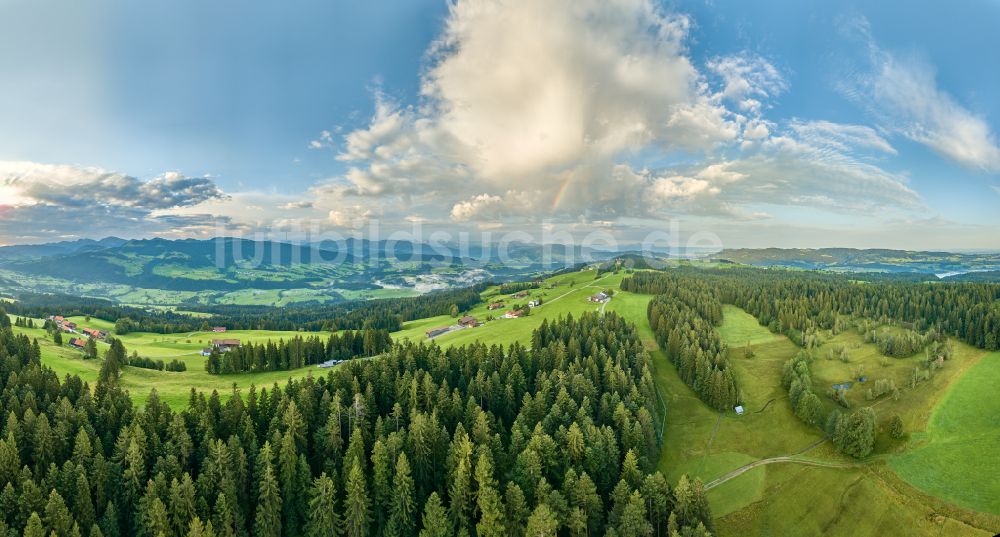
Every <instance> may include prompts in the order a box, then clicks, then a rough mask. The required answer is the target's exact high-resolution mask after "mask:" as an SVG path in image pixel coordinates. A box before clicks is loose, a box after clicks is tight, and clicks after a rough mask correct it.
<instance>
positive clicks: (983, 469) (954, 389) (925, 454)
mask: <svg viewBox="0 0 1000 537" xmlns="http://www.w3.org/2000/svg"><path fill="white" fill-rule="evenodd" d="M998 385H1000V353H997V352H994V353H991V354H988V355H987V356H985V357H984V358H982V359H981V360H979V361H978V363H976V364H975V365H974V366H972V368H971V369H970V370H969V372H968V374H966V375H964V376H962V378H960V379H958V381H957V382H955V384H954V385H953V386H951V387H950V388H949V389H948V390H947V392H946V393H945V395H944V397H943V398H942V400H941V403H940V405H938V406H937V407H936V408H935V409H934V411H933V413H932V414H931V418H930V422H929V423H928V425H927V429H926V431H922V432H919V433H916V434H913V435H912V438H911V440H910V443H911V446H910V447H909V449H907V450H906V451H905V452H903V453H900V454H899V455H896V456H894V457H893V458H892V459H891V461H890V465H891V466H892V468H893V469H894V470H896V472H898V473H899V475H900V476H901V477H902V478H903V479H905V480H907V481H909V482H910V483H912V484H913V485H914V486H916V487H918V488H920V489H922V490H925V491H927V492H929V493H931V494H934V495H935V496H939V497H941V498H944V499H947V500H949V501H952V502H954V503H956V504H958V505H961V506H964V507H968V508H970V509H975V510H977V511H985V512H988V513H993V514H996V515H1000V477H998V476H1000V398H997V396H996V391H997V386H998Z"/></svg>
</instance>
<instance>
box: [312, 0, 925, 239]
mask: <svg viewBox="0 0 1000 537" xmlns="http://www.w3.org/2000/svg"><path fill="white" fill-rule="evenodd" d="M690 27H691V21H689V19H688V18H686V17H685V16H683V15H676V14H672V13H668V12H666V11H664V10H662V9H661V8H659V7H658V6H657V5H655V4H654V3H652V2H650V1H648V0H574V1H571V0H459V1H457V2H456V3H455V4H453V5H452V7H451V9H450V12H449V15H448V17H447V19H446V21H445V24H444V28H443V31H442V34H441V35H440V37H439V38H438V39H437V40H436V41H435V42H434V43H433V45H432V46H431V48H430V50H429V51H428V64H427V67H426V69H425V70H424V72H423V74H422V75H421V98H420V101H419V102H418V103H415V104H411V105H402V104H400V103H397V102H394V101H393V100H391V99H389V98H386V97H385V96H384V95H383V94H382V93H380V92H376V110H375V113H374V115H373V117H372V118H371V121H370V122H369V124H368V125H367V126H365V127H363V128H360V129H356V130H354V131H350V132H347V133H346V134H345V135H344V136H343V140H342V141H340V143H338V140H337V139H336V137H334V136H333V135H332V134H331V133H330V132H328V131H324V133H323V135H322V136H321V137H320V138H319V139H318V140H316V141H315V142H314V143H313V144H311V146H312V147H317V148H322V147H333V148H335V151H336V155H337V158H338V159H339V160H341V161H342V162H344V163H346V164H347V165H348V171H347V172H346V173H345V174H343V175H342V176H340V177H337V178H334V179H332V180H330V181H327V182H325V183H323V184H320V185H318V186H317V187H315V188H314V189H313V190H312V192H311V193H310V194H311V199H315V200H316V205H317V207H321V208H324V209H326V210H329V211H330V212H331V215H337V216H339V214H340V213H341V212H343V208H350V209H351V212H354V213H357V212H359V211H367V210H368V209H371V210H372V211H373V212H377V214H380V215H383V216H387V217H388V216H392V215H404V214H406V215H412V214H414V213H419V214H420V216H422V217H427V218H430V219H432V220H434V219H437V220H439V221H445V220H451V221H459V222H479V223H483V222H497V221H505V222H512V221H531V220H540V219H546V220H562V221H567V222H581V221H614V220H615V219H619V218H624V217H633V216H640V217H644V216H653V217H656V216H661V217H662V216H672V215H677V214H698V215H713V216H718V217H720V218H734V217H736V218H740V219H749V218H763V217H766V213H765V212H764V211H761V210H758V209H756V208H754V207H751V206H754V205H768V204H769V205H792V206H800V205H809V204H813V205H815V206H821V207H823V208H825V209H830V210H833V211H855V210H862V209H863V208H864V207H867V206H870V205H871V203H885V204H886V206H888V207H896V208H901V209H906V208H908V207H913V206H916V205H919V198H918V196H917V195H916V194H915V193H914V192H913V191H912V190H910V189H909V188H908V187H907V186H906V183H907V178H906V177H905V176H903V175H900V174H894V173H890V172H887V171H885V170H883V169H882V168H881V167H880V163H879V162H878V155H884V154H893V153H894V150H893V148H892V147H891V146H890V145H889V143H888V142H887V141H886V140H884V139H883V138H882V137H881V136H880V135H879V134H878V133H877V132H876V131H874V130H873V129H871V128H869V127H865V126H859V125H842V124H837V123H833V122H829V121H805V120H791V121H784V122H776V121H772V120H769V119H768V117H767V112H768V110H769V109H770V106H771V102H772V101H773V99H776V98H778V97H779V96H780V95H781V94H782V93H784V92H786V91H788V90H789V88H790V84H789V82H788V81H787V80H786V79H785V78H784V77H783V76H782V74H781V73H780V71H779V69H777V68H776V67H775V66H774V65H772V64H771V63H770V62H769V61H768V60H767V59H765V58H763V57H761V56H758V55H755V54H750V53H746V52H744V53H739V54H736V55H732V56H720V57H714V58H710V59H709V60H707V61H706V62H705V64H704V65H703V66H702V67H701V68H699V66H697V65H695V63H694V62H693V61H692V59H691V57H690V54H689V53H688V50H687V48H686V47H687V45H686V42H687V40H688V39H689V32H690ZM671 155H681V156H682V158H679V159H676V160H677V161H678V162H683V163H685V164H682V165H673V166H672V165H669V164H665V162H669V161H670V159H669V158H663V157H668V156H671ZM651 156H652V158H650V157H651ZM650 161H652V162H654V163H655V164H654V165H651V164H649V162H650ZM331 218H332V217H331ZM337 220H345V219H343V218H337Z"/></svg>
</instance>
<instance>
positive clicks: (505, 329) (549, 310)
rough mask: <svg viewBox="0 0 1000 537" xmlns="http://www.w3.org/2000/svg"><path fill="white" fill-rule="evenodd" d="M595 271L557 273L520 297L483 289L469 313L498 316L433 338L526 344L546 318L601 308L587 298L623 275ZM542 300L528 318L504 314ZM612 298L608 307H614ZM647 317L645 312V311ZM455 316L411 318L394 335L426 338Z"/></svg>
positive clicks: (615, 284)
mask: <svg viewBox="0 0 1000 537" xmlns="http://www.w3.org/2000/svg"><path fill="white" fill-rule="evenodd" d="M595 274H596V273H595V272H594V271H583V272H577V273H572V274H565V275H560V276H556V277H554V278H550V279H549V280H546V282H545V285H543V286H542V288H540V289H531V290H530V291H529V296H528V297H526V298H521V299H513V298H511V297H510V296H508V295H501V294H500V293H499V292H498V291H497V289H496V288H490V289H487V290H486V291H484V292H483V294H482V296H483V303H482V304H479V305H477V306H476V307H475V308H473V309H472V310H470V311H469V312H467V313H468V314H469V315H472V316H474V317H476V318H477V319H479V320H480V321H487V319H488V318H489V317H491V316H494V317H497V318H496V319H494V320H491V321H487V322H485V324H483V325H482V326H478V327H476V328H467V329H463V330H455V331H453V332H448V333H446V334H442V335H440V336H437V337H435V338H434V342H435V343H437V344H438V345H440V346H442V347H451V346H455V345H465V344H468V343H473V342H475V341H477V340H478V341H486V342H489V343H490V344H494V343H496V344H501V345H510V344H511V343H514V342H515V341H520V342H521V343H524V344H527V343H530V341H531V333H532V332H533V331H534V330H535V328H538V326H539V325H540V324H542V321H543V320H544V319H550V320H551V319H556V318H558V317H559V316H565V315H567V314H573V315H579V314H581V313H583V312H586V311H594V310H599V309H600V305H599V304H595V303H592V302H589V301H588V300H587V298H588V297H590V296H591V295H593V294H596V293H598V292H600V291H601V290H603V289H607V288H613V289H617V288H618V284H620V283H621V280H622V278H623V277H624V274H621V273H619V274H613V273H608V274H603V275H602V276H601V278H600V279H595ZM533 299H541V300H542V305H541V306H539V307H536V308H532V310H531V314H530V315H528V316H527V317H521V318H517V319H503V318H501V317H502V316H503V313H504V312H505V311H507V310H508V309H511V306H513V305H515V304H525V303H527V302H528V301H529V300H533ZM496 301H502V302H504V304H505V305H506V307H505V308H503V309H499V310H495V311H490V310H489V304H490V303H492V302H496ZM615 303H616V301H615V300H612V301H611V302H610V303H609V305H608V307H609V308H612V304H615ZM643 316H645V311H643ZM455 322H456V319H454V318H452V317H450V316H448V315H442V316H439V317H432V318H430V319H422V320H419V321H412V322H409V323H406V324H405V325H404V326H403V330H402V331H400V332H396V333H394V334H393V338H395V339H400V340H401V339H410V340H411V341H424V340H426V339H427V337H426V335H425V333H424V332H425V331H426V330H427V329H430V328H435V327H438V326H449V325H453V324H455Z"/></svg>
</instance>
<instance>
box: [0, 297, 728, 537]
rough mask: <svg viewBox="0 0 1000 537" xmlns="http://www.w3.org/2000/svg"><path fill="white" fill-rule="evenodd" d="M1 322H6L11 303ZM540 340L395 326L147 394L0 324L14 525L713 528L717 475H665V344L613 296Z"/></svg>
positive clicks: (110, 369)
mask: <svg viewBox="0 0 1000 537" xmlns="http://www.w3.org/2000/svg"><path fill="white" fill-rule="evenodd" d="M0 324H9V319H8V318H7V317H6V315H3V316H2V319H0ZM533 342H534V343H533V349H532V350H528V349H526V348H524V347H522V346H519V345H514V346H512V347H510V348H501V347H497V346H493V347H487V346H485V345H482V344H477V345H474V346H468V347H461V348H452V349H449V350H447V351H445V350H442V349H441V348H439V347H437V346H434V345H430V346H426V345H412V344H406V345H402V344H397V345H395V346H394V347H393V348H392V349H391V350H390V351H389V352H388V353H387V354H386V355H385V356H384V357H382V358H380V359H377V360H365V361H354V362H349V363H348V364H346V365H344V366H341V367H340V368H337V369H335V370H333V371H331V372H330V373H329V375H328V376H327V377H324V378H320V379H313V378H311V377H310V378H307V379H304V380H300V381H290V382H289V383H287V384H286V385H285V386H283V387H278V386H275V387H274V388H273V389H270V390H267V389H261V390H255V389H251V390H250V392H249V393H247V394H245V398H244V397H231V398H229V399H228V400H227V401H226V402H225V403H222V402H220V399H219V397H218V395H217V394H213V395H212V396H211V397H207V398H206V397H205V396H204V394H194V393H192V397H191V401H190V405H189V407H188V408H187V409H185V410H183V411H181V412H173V411H172V410H171V409H170V408H169V407H168V406H167V405H165V404H163V403H162V402H160V401H159V399H158V398H157V397H156V395H155V393H154V394H152V395H151V397H150V398H149V399H148V400H147V402H146V405H145V407H144V408H142V409H141V410H140V409H137V408H134V407H133V406H132V404H131V402H130V401H129V399H128V397H127V395H126V394H125V393H124V392H122V391H121V390H120V388H119V387H118V385H117V378H118V372H117V370H116V368H117V367H118V364H119V363H120V362H119V359H121V358H123V357H124V352H125V351H124V349H122V348H120V346H115V345H112V350H113V351H114V356H112V353H111V351H109V356H108V357H106V359H105V360H104V362H103V364H104V365H103V367H102V370H101V375H100V379H102V380H100V381H99V382H98V384H97V386H96V389H93V390H92V388H91V387H90V386H88V385H86V384H84V383H82V382H81V381H80V379H79V378H77V377H67V378H66V379H64V380H60V379H59V378H57V376H56V375H55V373H53V372H52V370H50V369H48V368H46V367H43V366H41V365H40V363H39V348H38V345H37V344H35V343H32V342H30V341H29V340H28V339H27V338H26V337H24V336H17V337H15V336H14V335H13V334H12V332H11V331H10V328H9V326H4V327H0V386H2V390H3V394H4V397H3V398H2V399H0V405H2V408H0V410H2V411H3V413H4V414H5V415H6V416H7V419H6V422H5V425H4V426H3V430H2V437H0V505H3V507H4V508H3V509H2V510H0V534H3V535H7V534H10V535H21V534H23V535H28V536H32V537H35V536H39V537H41V536H45V535H49V534H52V535H57V536H70V535H90V536H120V535H149V536H153V535H165V536H183V535H189V536H191V535H200V536H206V535H215V536H234V535H252V536H260V537H264V536H267V537H279V536H282V535H311V536H320V535H323V536H327V535H346V536H348V537H365V536H375V535H393V536H416V535H418V533H419V535H420V536H422V537H445V536H451V535H468V536H477V537H479V536H481V537H500V536H503V537H523V536H526V535H532V536H534V535H555V534H556V532H559V534H567V535H570V534H572V535H619V536H648V535H684V536H707V535H708V532H709V531H711V529H712V518H711V514H710V513H709V509H708V504H707V501H706V499H705V496H704V493H703V490H702V487H701V484H700V483H698V482H690V481H688V480H687V479H686V478H683V477H682V478H681V479H680V480H679V482H677V483H676V484H675V485H674V486H670V485H668V483H667V482H666V480H665V479H664V477H663V476H662V475H661V474H659V473H651V471H652V469H653V467H654V464H655V461H656V459H657V454H658V451H659V445H658V442H657V438H658V433H659V431H657V429H656V427H657V425H656V424H658V423H659V422H660V420H659V419H658V417H657V411H656V406H655V404H654V401H655V397H656V395H655V393H654V389H655V388H654V386H653V380H652V375H651V372H650V363H649V357H648V355H647V354H646V353H645V351H644V350H643V347H642V345H641V343H640V341H639V338H638V336H637V334H636V331H635V329H634V327H633V326H631V325H627V324H626V323H625V322H624V321H623V320H622V319H621V318H619V317H617V316H615V315H614V314H609V315H607V316H604V317H601V316H598V315H596V314H586V315H585V316H583V317H582V318H580V319H561V320H559V321H556V322H551V323H544V324H543V325H542V326H541V327H540V328H539V329H538V330H537V332H536V333H535V335H534V337H533Z"/></svg>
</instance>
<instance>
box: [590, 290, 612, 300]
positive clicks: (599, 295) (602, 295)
mask: <svg viewBox="0 0 1000 537" xmlns="http://www.w3.org/2000/svg"><path fill="white" fill-rule="evenodd" d="M608 298H609V297H608V294H607V293H604V292H600V293H597V294H596V295H591V297H590V301H591V302H607V301H608Z"/></svg>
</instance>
